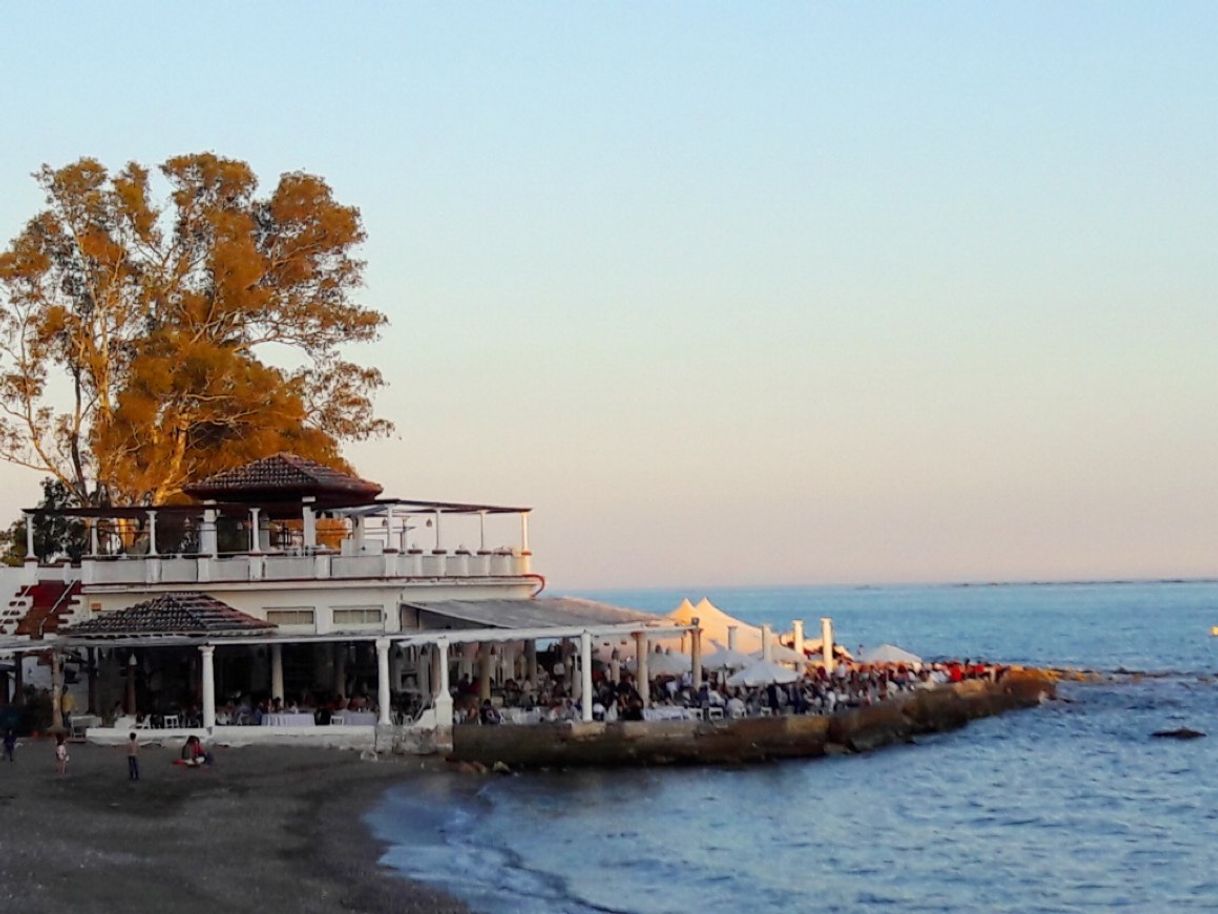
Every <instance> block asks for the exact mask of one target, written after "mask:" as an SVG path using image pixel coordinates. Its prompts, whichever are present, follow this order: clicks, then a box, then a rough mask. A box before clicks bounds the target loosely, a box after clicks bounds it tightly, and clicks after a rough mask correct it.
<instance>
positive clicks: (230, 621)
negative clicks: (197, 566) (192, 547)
mask: <svg viewBox="0 0 1218 914" xmlns="http://www.w3.org/2000/svg"><path fill="white" fill-rule="evenodd" d="M276 628H278V626H276V625H275V624H274V623H272V622H267V621H265V620H263V619H257V618H254V617H253V616H250V615H247V614H246V613H243V612H241V611H240V610H236V609H233V607H231V606H229V605H228V604H227V603H223V602H221V601H220V600H217V599H215V598H214V597H210V596H208V595H207V594H205V593H199V592H198V591H180V592H175V593H163V594H160V595H159V596H157V597H154V598H153V599H151V600H145V601H143V602H142V603H136V604H135V605H134V606H128V607H127V608H126V609H119V610H113V611H111V612H106V613H99V614H98V615H95V616H93V618H91V619H85V620H84V621H81V622H77V623H76V624H75V625H71V626H69V627H68V628H67V629H65V630H64V631H63V632H62V634H63V635H64V636H65V637H67V638H69V639H71V640H72V641H74V642H78V643H79V642H83V641H91V640H94V639H98V640H112V639H122V638H183V637H184V638H207V639H210V638H225V637H239V636H242V635H260V634H269V633H272V632H274V631H275V629H276Z"/></svg>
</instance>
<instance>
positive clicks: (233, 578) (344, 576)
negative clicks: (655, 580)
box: [79, 550, 531, 584]
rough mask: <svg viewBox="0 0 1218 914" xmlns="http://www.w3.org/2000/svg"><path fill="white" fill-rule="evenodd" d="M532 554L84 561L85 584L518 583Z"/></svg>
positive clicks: (269, 555) (268, 555) (419, 553)
mask: <svg viewBox="0 0 1218 914" xmlns="http://www.w3.org/2000/svg"><path fill="white" fill-rule="evenodd" d="M530 559H531V554H530V553H528V552H521V551H519V550H499V551H497V552H480V553H469V552H464V551H459V552H435V551H432V552H423V551H421V550H411V551H409V552H394V551H387V552H383V553H375V554H370V555H340V554H338V553H333V552H324V551H318V552H316V553H313V554H311V555H302V554H282V553H240V554H235V555H217V556H205V555H172V556H170V555H162V556H146V555H145V556H115V557H110V556H85V557H84V558H83V559H82V560H81V563H80V569H79V576H80V580H81V581H82V583H84V584H200V583H208V582H220V583H232V582H241V581H297V580H335V579H337V580H354V579H364V578H403V579H410V578H479V577H516V576H519V575H525V574H529V573H530Z"/></svg>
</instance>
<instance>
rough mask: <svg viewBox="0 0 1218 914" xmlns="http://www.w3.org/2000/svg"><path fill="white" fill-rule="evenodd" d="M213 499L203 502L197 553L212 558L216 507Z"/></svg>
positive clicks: (214, 551)
mask: <svg viewBox="0 0 1218 914" xmlns="http://www.w3.org/2000/svg"><path fill="white" fill-rule="evenodd" d="M215 504H216V503H215V502H214V501H210V500H209V501H205V502H203V523H202V524H200V525H199V554H200V555H205V556H208V557H212V558H214V557H215V555H216V551H217V544H216V509H215V507H214V505H215Z"/></svg>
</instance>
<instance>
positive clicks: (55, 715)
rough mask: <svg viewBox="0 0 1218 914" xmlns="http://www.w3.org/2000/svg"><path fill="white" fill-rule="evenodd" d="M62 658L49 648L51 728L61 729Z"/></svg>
mask: <svg viewBox="0 0 1218 914" xmlns="http://www.w3.org/2000/svg"><path fill="white" fill-rule="evenodd" d="M62 699H63V658H62V657H61V656H59V651H58V650H55V649H52V650H51V729H52V730H62V729H63V701H62Z"/></svg>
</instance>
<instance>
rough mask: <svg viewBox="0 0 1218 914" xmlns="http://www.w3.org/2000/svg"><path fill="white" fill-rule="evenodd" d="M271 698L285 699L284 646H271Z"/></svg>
mask: <svg viewBox="0 0 1218 914" xmlns="http://www.w3.org/2000/svg"><path fill="white" fill-rule="evenodd" d="M271 698H283V699H286V698H287V696H286V695H284V694H283V645H282V644H272V645H271Z"/></svg>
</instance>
